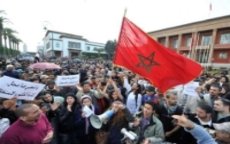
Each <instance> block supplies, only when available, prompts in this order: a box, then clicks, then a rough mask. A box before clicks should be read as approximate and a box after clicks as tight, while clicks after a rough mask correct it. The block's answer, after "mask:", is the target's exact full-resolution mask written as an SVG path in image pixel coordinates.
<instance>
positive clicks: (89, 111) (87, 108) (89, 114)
mask: <svg viewBox="0 0 230 144" xmlns="http://www.w3.org/2000/svg"><path fill="white" fill-rule="evenodd" d="M82 112H83V113H84V114H85V117H90V116H91V115H92V114H93V111H92V110H91V109H90V108H89V107H88V106H84V107H83V109H82Z"/></svg>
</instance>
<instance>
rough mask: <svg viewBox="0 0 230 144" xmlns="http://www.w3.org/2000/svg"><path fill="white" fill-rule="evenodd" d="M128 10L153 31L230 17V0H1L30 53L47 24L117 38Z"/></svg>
mask: <svg viewBox="0 0 230 144" xmlns="http://www.w3.org/2000/svg"><path fill="white" fill-rule="evenodd" d="M210 3H212V10H211V11H210ZM125 8H127V14H126V16H127V17H128V18H129V19H130V20H131V21H132V22H134V23H135V24H136V25H137V26H139V27H140V28H141V29H143V30H144V31H145V32H149V31H154V30H158V29H163V28H167V27H172V26H176V25H181V24H186V23H190V22H195V21H200V20H205V19H209V18H213V17H219V16H224V15H230V0H0V10H5V11H6V15H5V17H7V18H8V19H9V20H10V21H11V22H12V24H8V27H10V28H12V29H14V30H16V31H18V37H19V38H20V39H22V40H23V42H24V43H26V44H27V46H28V51H35V50H36V47H37V45H38V44H39V43H41V42H42V38H43V37H44V35H45V31H44V29H43V27H44V25H46V26H47V27H48V29H51V30H55V31H60V32H67V33H72V34H76V35H82V36H83V37H85V38H86V39H88V40H90V41H95V42H101V43H106V41H107V40H114V39H117V38H118V35H119V31H120V26H121V21H122V17H123V15H124V9H125Z"/></svg>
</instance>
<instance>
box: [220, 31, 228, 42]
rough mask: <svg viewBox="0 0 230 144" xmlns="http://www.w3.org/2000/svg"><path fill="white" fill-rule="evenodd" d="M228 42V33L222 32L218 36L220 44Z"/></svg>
mask: <svg viewBox="0 0 230 144" xmlns="http://www.w3.org/2000/svg"><path fill="white" fill-rule="evenodd" d="M229 43H230V33H223V34H221V36H220V44H229Z"/></svg>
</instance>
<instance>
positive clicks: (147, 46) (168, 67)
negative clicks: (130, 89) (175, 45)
mask: <svg viewBox="0 0 230 144" xmlns="http://www.w3.org/2000/svg"><path fill="white" fill-rule="evenodd" d="M113 63H114V64H115V65H118V66H122V67H125V68H127V69H129V70H131V71H132V72H134V73H137V74H139V75H141V76H143V77H144V78H146V79H148V80H149V81H150V82H151V83H152V84H153V85H154V86H156V87H157V88H158V89H159V90H160V91H161V92H165V91H166V90H168V89H170V88H172V87H174V86H176V85H179V84H185V83H187V82H189V81H191V80H193V79H195V78H196V77H197V76H199V74H200V73H201V71H202V67H201V65H200V64H198V63H196V62H194V61H192V60H190V59H188V58H186V57H183V56H182V55H179V54H177V53H176V52H174V51H172V50H170V49H169V48H166V47H164V46H162V45H161V44H159V43H157V42H156V41H155V40H153V39H152V38H151V37H150V36H148V35H147V34H146V33H145V32H143V31H142V30H141V29H140V28H138V27H137V26H136V25H135V24H133V23H132V22H131V21H129V20H128V19H127V18H125V17H124V18H123V22H122V27H121V32H120V36H119V40H118V43H117V47H116V52H115V56H114V59H113Z"/></svg>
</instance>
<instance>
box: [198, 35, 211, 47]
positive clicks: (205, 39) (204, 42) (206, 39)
mask: <svg viewBox="0 0 230 144" xmlns="http://www.w3.org/2000/svg"><path fill="white" fill-rule="evenodd" d="M211 43H212V36H210V35H203V36H202V37H201V45H203V46H204V45H210V44H211Z"/></svg>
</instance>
